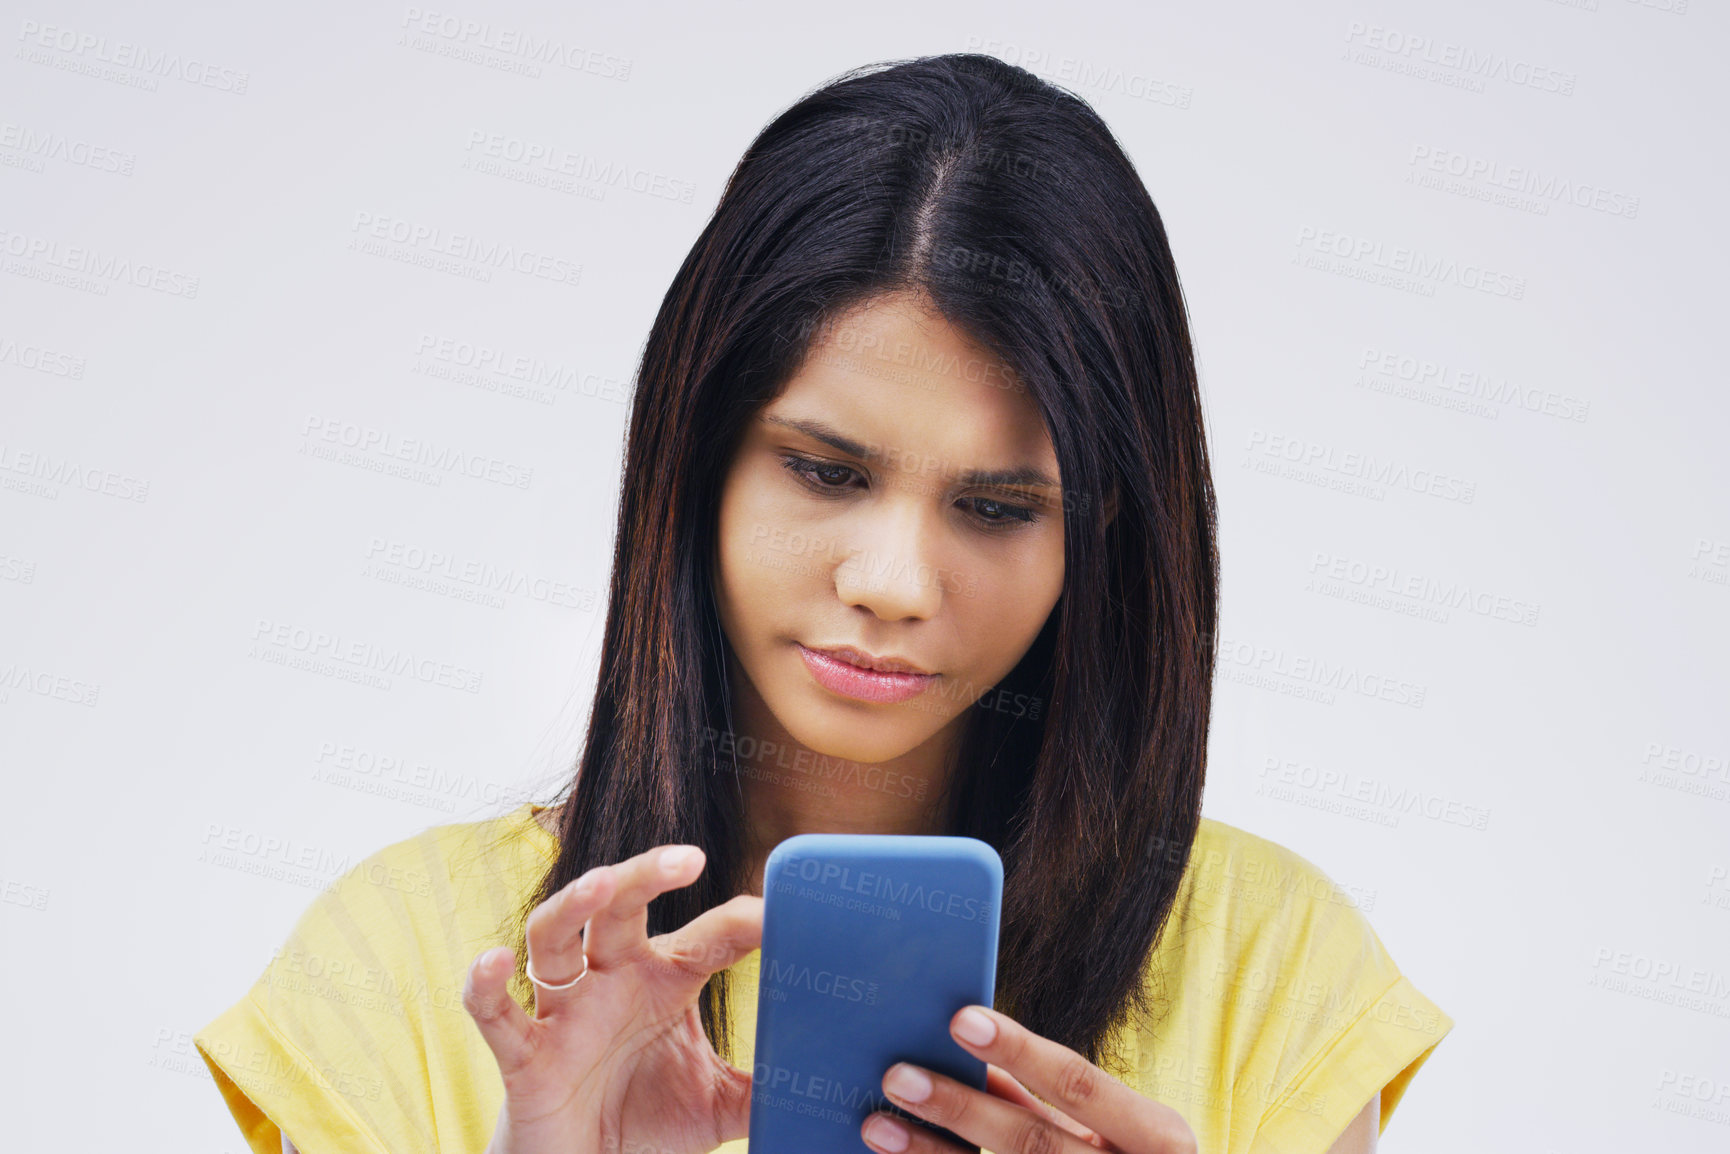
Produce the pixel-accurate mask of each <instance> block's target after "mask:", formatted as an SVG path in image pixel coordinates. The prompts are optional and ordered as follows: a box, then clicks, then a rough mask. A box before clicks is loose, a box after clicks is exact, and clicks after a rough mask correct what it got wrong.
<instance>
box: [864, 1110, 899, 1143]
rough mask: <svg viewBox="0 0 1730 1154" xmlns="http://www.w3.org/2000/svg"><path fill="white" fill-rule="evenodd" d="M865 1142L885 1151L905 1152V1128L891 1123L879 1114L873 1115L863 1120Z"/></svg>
mask: <svg viewBox="0 0 1730 1154" xmlns="http://www.w3.org/2000/svg"><path fill="white" fill-rule="evenodd" d="M865 1141H867V1142H869V1143H871V1145H873V1146H881V1147H882V1148H883V1149H885V1150H905V1149H907V1127H905V1126H903V1125H901V1123H899V1122H891V1121H890V1120H889V1119H887V1118H885V1117H883V1115H881V1114H873V1115H871V1117H869V1118H867V1119H866V1120H865Z"/></svg>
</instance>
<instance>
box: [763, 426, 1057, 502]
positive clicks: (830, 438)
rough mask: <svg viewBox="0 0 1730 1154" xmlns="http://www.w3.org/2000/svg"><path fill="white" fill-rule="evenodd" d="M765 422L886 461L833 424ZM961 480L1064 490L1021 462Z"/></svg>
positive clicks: (862, 457) (968, 474)
mask: <svg viewBox="0 0 1730 1154" xmlns="http://www.w3.org/2000/svg"><path fill="white" fill-rule="evenodd" d="M762 420H763V422H764V423H765V424H770V425H784V426H785V427H787V428H789V429H794V430H796V431H798V432H801V433H804V434H805V435H806V436H807V437H811V438H813V439H814V440H818V441H822V442H823V443H824V444H825V445H829V446H831V447H832V448H836V449H839V450H841V451H842V452H843V453H846V454H847V455H848V456H852V457H858V458H859V459H860V460H863V461H874V462H877V463H879V464H881V463H882V462H883V454H882V453H880V452H878V451H877V450H875V449H873V448H871V447H869V446H867V445H863V444H860V443H859V442H858V441H855V440H854V439H853V438H852V437H849V436H847V435H846V434H845V433H842V432H840V431H839V430H837V429H835V428H834V427H833V426H831V425H826V424H824V423H823V422H822V421H818V420H814V419H812V418H809V417H776V416H764V417H763V418H762ZM961 481H962V483H963V484H967V485H984V486H987V487H997V486H1017V487H1022V488H1035V489H1057V490H1059V491H1061V490H1062V488H1063V486H1062V485H1059V484H1058V483H1057V481H1056V480H1054V479H1053V478H1052V477H1051V476H1050V474H1048V473H1046V472H1044V471H1043V470H1040V469H1037V468H1035V467H1034V466H1032V465H1021V466H1018V467H1016V468H1013V469H968V470H966V471H964V472H963V473H962V474H961Z"/></svg>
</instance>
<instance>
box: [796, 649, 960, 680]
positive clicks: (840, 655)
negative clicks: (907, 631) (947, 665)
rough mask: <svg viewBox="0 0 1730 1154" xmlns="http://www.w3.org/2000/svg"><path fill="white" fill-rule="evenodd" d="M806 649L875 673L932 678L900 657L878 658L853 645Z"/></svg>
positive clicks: (925, 671) (929, 672)
mask: <svg viewBox="0 0 1730 1154" xmlns="http://www.w3.org/2000/svg"><path fill="white" fill-rule="evenodd" d="M805 648H807V649H809V650H811V652H813V653H821V654H823V655H824V656H825V657H833V658H834V659H835V660H837V661H845V662H846V663H847V664H849V665H857V666H858V667H859V668H860V669H868V670H870V671H871V672H873V673H918V674H923V675H925V676H930V674H931V671H930V670H929V669H924V668H921V667H920V666H918V665H915V664H913V663H912V662H911V661H905V660H903V659H901V658H899V657H878V656H876V655H875V654H871V653H867V652H865V651H864V650H863V649H855V648H853V647H852V646H851V645H835V646H823V647H818V646H814V645H807V646H806V647H805Z"/></svg>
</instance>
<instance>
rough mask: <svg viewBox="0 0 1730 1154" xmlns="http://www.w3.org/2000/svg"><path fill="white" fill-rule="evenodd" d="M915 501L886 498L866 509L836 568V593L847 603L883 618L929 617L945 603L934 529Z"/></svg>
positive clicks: (925, 618)
mask: <svg viewBox="0 0 1730 1154" xmlns="http://www.w3.org/2000/svg"><path fill="white" fill-rule="evenodd" d="M914 504H915V502H912V501H906V502H896V501H891V502H884V503H882V504H881V505H880V506H879V507H878V508H875V509H873V510H871V511H870V512H868V513H862V514H861V516H860V520H859V521H858V522H857V523H856V525H855V526H854V530H855V531H854V533H853V535H852V539H851V540H850V541H849V542H848V546H849V547H848V550H847V556H846V558H845V559H844V560H843V561H842V562H841V563H840V564H839V565H837V566H836V567H835V592H836V594H837V595H838V596H839V597H840V598H841V600H842V601H843V602H844V603H845V604H847V605H857V606H861V607H863V608H865V609H869V610H870V611H871V612H872V613H874V614H875V615H876V616H878V617H880V618H882V619H883V620H884V621H903V620H906V619H908V618H913V619H916V620H929V619H930V618H931V617H933V616H935V615H936V613H937V609H938V607H939V606H940V605H942V603H943V588H942V581H941V580H940V575H941V573H942V570H941V568H940V567H939V566H938V565H937V564H936V563H935V559H934V554H935V550H933V549H932V548H931V545H930V542H931V538H932V535H933V533H934V532H935V530H934V529H933V528H932V527H931V526H930V525H928V524H927V523H926V521H925V518H924V517H923V515H922V514H921V512H920V511H919V510H918V509H917V508H915V507H914Z"/></svg>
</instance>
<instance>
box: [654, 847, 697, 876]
mask: <svg viewBox="0 0 1730 1154" xmlns="http://www.w3.org/2000/svg"><path fill="white" fill-rule="evenodd" d="M701 852H702V851H701V850H699V849H697V848H696V847H695V846H688V845H686V846H680V847H678V848H677V849H670V850H668V851H666V852H665V853H663V854H662V855H661V870H662V871H663V872H664V873H670V874H676V873H678V872H679V871H680V870H681V869H683V868H684V867H685V866H686V865H687V864H689V863H690V861H691V859H692V858H694V857H696V856H697V855H698V854H699V853H701Z"/></svg>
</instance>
